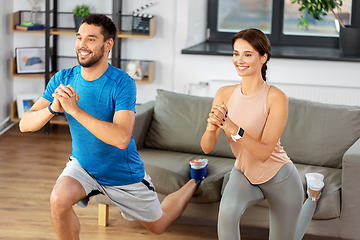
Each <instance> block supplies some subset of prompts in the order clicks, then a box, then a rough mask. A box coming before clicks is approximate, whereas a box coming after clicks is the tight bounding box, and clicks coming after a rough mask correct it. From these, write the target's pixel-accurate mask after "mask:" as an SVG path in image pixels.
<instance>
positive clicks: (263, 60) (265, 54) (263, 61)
mask: <svg viewBox="0 0 360 240" xmlns="http://www.w3.org/2000/svg"><path fill="white" fill-rule="evenodd" d="M267 58H268V54H267V53H264V55H262V56H261V63H262V64H264V63H266V60H267Z"/></svg>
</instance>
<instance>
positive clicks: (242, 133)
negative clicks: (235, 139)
mask: <svg viewBox="0 0 360 240" xmlns="http://www.w3.org/2000/svg"><path fill="white" fill-rule="evenodd" d="M244 133H245V131H244V129H243V128H242V127H240V128H239V131H238V135H239V136H240V137H243V136H244Z"/></svg>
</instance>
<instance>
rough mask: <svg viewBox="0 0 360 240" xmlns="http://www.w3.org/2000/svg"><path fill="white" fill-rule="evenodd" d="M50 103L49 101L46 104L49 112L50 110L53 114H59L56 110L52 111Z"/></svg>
mask: <svg viewBox="0 0 360 240" xmlns="http://www.w3.org/2000/svg"><path fill="white" fill-rule="evenodd" d="M51 104H52V103H50V104H49V105H48V110H49V112H50V113H51V114H54V115H59V113H58V112H54V111H53V110H52V109H51Z"/></svg>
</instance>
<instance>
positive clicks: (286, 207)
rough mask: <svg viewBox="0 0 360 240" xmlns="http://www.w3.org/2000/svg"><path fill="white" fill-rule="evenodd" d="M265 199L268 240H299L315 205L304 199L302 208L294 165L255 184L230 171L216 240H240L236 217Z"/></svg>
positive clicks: (298, 178) (235, 171)
mask: <svg viewBox="0 0 360 240" xmlns="http://www.w3.org/2000/svg"><path fill="white" fill-rule="evenodd" d="M265 198H266V199H267V201H268V203H269V211H270V235H269V239H270V240H290V239H295V240H300V239H302V237H303V236H304V234H305V231H306V229H307V227H308V225H309V223H310V220H311V218H312V216H313V214H314V211H315V208H316V203H315V202H313V201H311V200H307V201H306V202H305V204H304V205H303V207H302V203H303V199H304V190H303V186H302V183H301V180H300V176H299V173H298V171H297V169H296V167H295V166H294V164H292V163H287V164H284V166H282V167H281V169H280V170H279V172H278V173H277V174H276V175H275V176H274V177H273V178H272V179H270V180H269V181H267V182H266V183H263V184H259V185H252V184H251V183H250V182H249V180H248V179H247V178H246V177H245V176H244V174H243V173H242V172H240V171H238V170H237V169H235V168H233V169H232V171H231V173H230V179H229V182H228V183H227V185H226V187H225V190H224V193H223V196H222V198H221V202H220V210H219V219H218V235H219V240H240V228H239V222H240V217H241V216H242V214H243V213H244V211H245V210H246V208H247V207H250V206H252V205H254V204H256V203H258V202H260V201H262V200H264V199H265ZM300 212H301V215H300ZM299 215H300V217H299ZM298 220H299V221H298Z"/></svg>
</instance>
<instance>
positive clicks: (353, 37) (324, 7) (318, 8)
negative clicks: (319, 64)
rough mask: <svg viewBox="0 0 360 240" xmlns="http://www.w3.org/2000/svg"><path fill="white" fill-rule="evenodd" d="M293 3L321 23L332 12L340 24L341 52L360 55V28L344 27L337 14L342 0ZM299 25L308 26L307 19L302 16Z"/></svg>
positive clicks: (306, 0)
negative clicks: (323, 17) (336, 10)
mask: <svg viewBox="0 0 360 240" xmlns="http://www.w3.org/2000/svg"><path fill="white" fill-rule="evenodd" d="M291 2H292V3H297V4H300V8H299V11H301V12H305V13H307V14H308V15H310V16H311V17H313V18H314V19H316V20H319V21H321V20H322V16H325V15H327V13H328V12H329V11H330V12H332V14H333V15H334V17H335V18H336V19H337V20H338V21H339V24H340V33H339V44H340V50H341V52H342V53H343V54H345V55H360V45H359V41H360V27H356V26H351V25H344V24H343V22H342V20H341V19H340V18H339V16H338V14H336V12H335V9H338V10H341V6H342V4H343V1H342V0H292V1H291ZM299 25H301V26H307V18H306V17H304V16H301V18H300V20H299Z"/></svg>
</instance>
